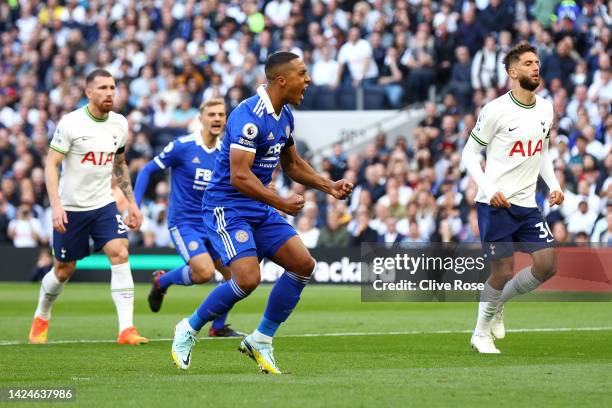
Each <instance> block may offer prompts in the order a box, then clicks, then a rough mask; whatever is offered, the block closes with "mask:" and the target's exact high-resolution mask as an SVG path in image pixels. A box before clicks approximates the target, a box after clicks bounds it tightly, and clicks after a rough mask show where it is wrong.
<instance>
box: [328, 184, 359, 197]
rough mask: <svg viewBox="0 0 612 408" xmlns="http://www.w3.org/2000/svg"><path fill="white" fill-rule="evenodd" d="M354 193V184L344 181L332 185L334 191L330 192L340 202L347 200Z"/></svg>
mask: <svg viewBox="0 0 612 408" xmlns="http://www.w3.org/2000/svg"><path fill="white" fill-rule="evenodd" d="M352 192H353V183H351V182H349V181H348V180H345V179H342V180H338V181H335V182H333V183H332V190H331V191H330V192H329V193H330V194H331V195H332V196H334V197H335V198H337V199H338V200H344V199H346V198H347V197H348V196H349V195H350V194H351V193H352Z"/></svg>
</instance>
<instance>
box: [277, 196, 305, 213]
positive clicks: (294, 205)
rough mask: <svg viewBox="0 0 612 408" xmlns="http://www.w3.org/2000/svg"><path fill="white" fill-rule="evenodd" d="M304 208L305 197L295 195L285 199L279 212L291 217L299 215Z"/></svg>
mask: <svg viewBox="0 0 612 408" xmlns="http://www.w3.org/2000/svg"><path fill="white" fill-rule="evenodd" d="M303 207H304V197H302V196H301V195H293V196H291V197H287V198H285V199H283V203H282V205H281V206H280V208H279V210H281V211H282V212H284V213H286V214H289V215H294V216H295V215H297V213H299V212H300V210H301V209H302V208H303Z"/></svg>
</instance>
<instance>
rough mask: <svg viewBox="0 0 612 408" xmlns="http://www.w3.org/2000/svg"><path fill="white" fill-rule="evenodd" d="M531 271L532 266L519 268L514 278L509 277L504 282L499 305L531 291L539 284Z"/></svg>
mask: <svg viewBox="0 0 612 408" xmlns="http://www.w3.org/2000/svg"><path fill="white" fill-rule="evenodd" d="M532 271H533V267H531V266H528V267H527V268H524V269H521V270H520V271H519V272H518V273H517V274H516V275H514V278H512V279H510V281H508V283H506V286H504V290H503V291H502V294H501V297H500V298H499V303H500V305H503V304H504V303H506V302H507V301H509V300H510V299H512V298H513V297H515V296H518V295H522V294H524V293H527V292H531V291H532V290H534V289H536V288H537V287H538V286H540V284H541V283H542V282H540V281H539V280H538V279H537V278H536V277H535V276H533V273H532Z"/></svg>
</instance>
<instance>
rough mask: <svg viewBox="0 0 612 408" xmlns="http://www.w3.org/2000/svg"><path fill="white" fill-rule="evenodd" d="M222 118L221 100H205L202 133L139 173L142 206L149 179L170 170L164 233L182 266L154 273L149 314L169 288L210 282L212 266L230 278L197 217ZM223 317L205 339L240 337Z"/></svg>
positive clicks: (171, 148) (179, 143)
mask: <svg viewBox="0 0 612 408" xmlns="http://www.w3.org/2000/svg"><path fill="white" fill-rule="evenodd" d="M226 119H227V118H226V110H225V102H224V101H223V99H220V98H215V99H210V100H207V101H204V102H203V103H202V105H201V106H200V115H199V120H200V122H201V124H202V129H201V130H198V131H196V132H194V133H192V134H190V135H187V136H183V137H179V138H177V139H176V140H174V141H172V142H170V143H168V145H167V146H166V147H165V148H164V150H163V151H162V152H161V153H160V154H159V155H157V156H155V158H153V160H151V161H150V162H149V163H147V164H146V165H145V166H144V167H143V168H142V170H140V172H139V173H138V177H137V179H136V185H135V187H134V195H135V197H136V202H137V203H138V206H140V205H141V203H142V197H143V195H144V193H145V190H146V188H147V185H148V184H149V180H150V177H151V175H152V174H153V173H155V172H158V171H161V170H164V169H166V168H170V169H172V173H171V176H170V177H171V192H170V205H169V209H168V228H169V230H170V237H171V239H172V242H173V243H174V246H175V248H176V249H177V251H178V253H179V254H180V255H181V257H182V258H183V260H184V261H185V264H186V265H184V266H181V267H179V268H176V269H174V270H172V271H169V272H164V271H156V272H155V273H154V274H153V287H152V288H151V292H150V293H149V297H148V301H149V307H150V308H151V310H152V311H153V312H158V311H159V309H160V308H161V305H162V301H163V299H164V296H165V294H166V291H167V290H168V288H169V287H170V286H171V285H183V286H190V285H192V284H201V283H205V282H208V281H209V280H210V279H212V278H213V276H214V273H215V264H216V266H217V269H218V270H219V271H220V272H221V274H222V275H223V277H224V279H225V280H227V279H229V277H230V273H229V269H227V268H225V267H223V266H222V265H221V260H220V258H219V255H218V254H217V252H216V251H215V250H214V248H213V247H212V246H211V245H210V243H209V241H208V238H207V232H206V229H205V227H204V225H203V223H202V215H201V213H202V196H203V195H204V190H205V189H206V185H207V184H208V183H209V182H210V180H211V178H212V172H213V168H214V165H215V159H216V158H217V154H218V153H219V136H220V135H221V134H222V133H223V131H224V129H225V123H226ZM226 317H227V313H224V314H222V315H219V316H217V317H216V318H215V319H214V320H213V322H212V324H211V326H210V329H209V336H211V337H238V336H242V333H239V332H237V331H235V330H233V329H232V328H231V327H230V326H229V325H227V324H225V319H226Z"/></svg>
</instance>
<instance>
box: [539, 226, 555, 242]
mask: <svg viewBox="0 0 612 408" xmlns="http://www.w3.org/2000/svg"><path fill="white" fill-rule="evenodd" d="M535 226H536V227H538V228H539V229H540V235H538V238H546V242H552V241H553V234H552V232H551V231H550V228H548V224H547V223H546V222H544V221H542V222H538V223H537V224H536V225H535ZM548 237H550V238H548Z"/></svg>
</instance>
